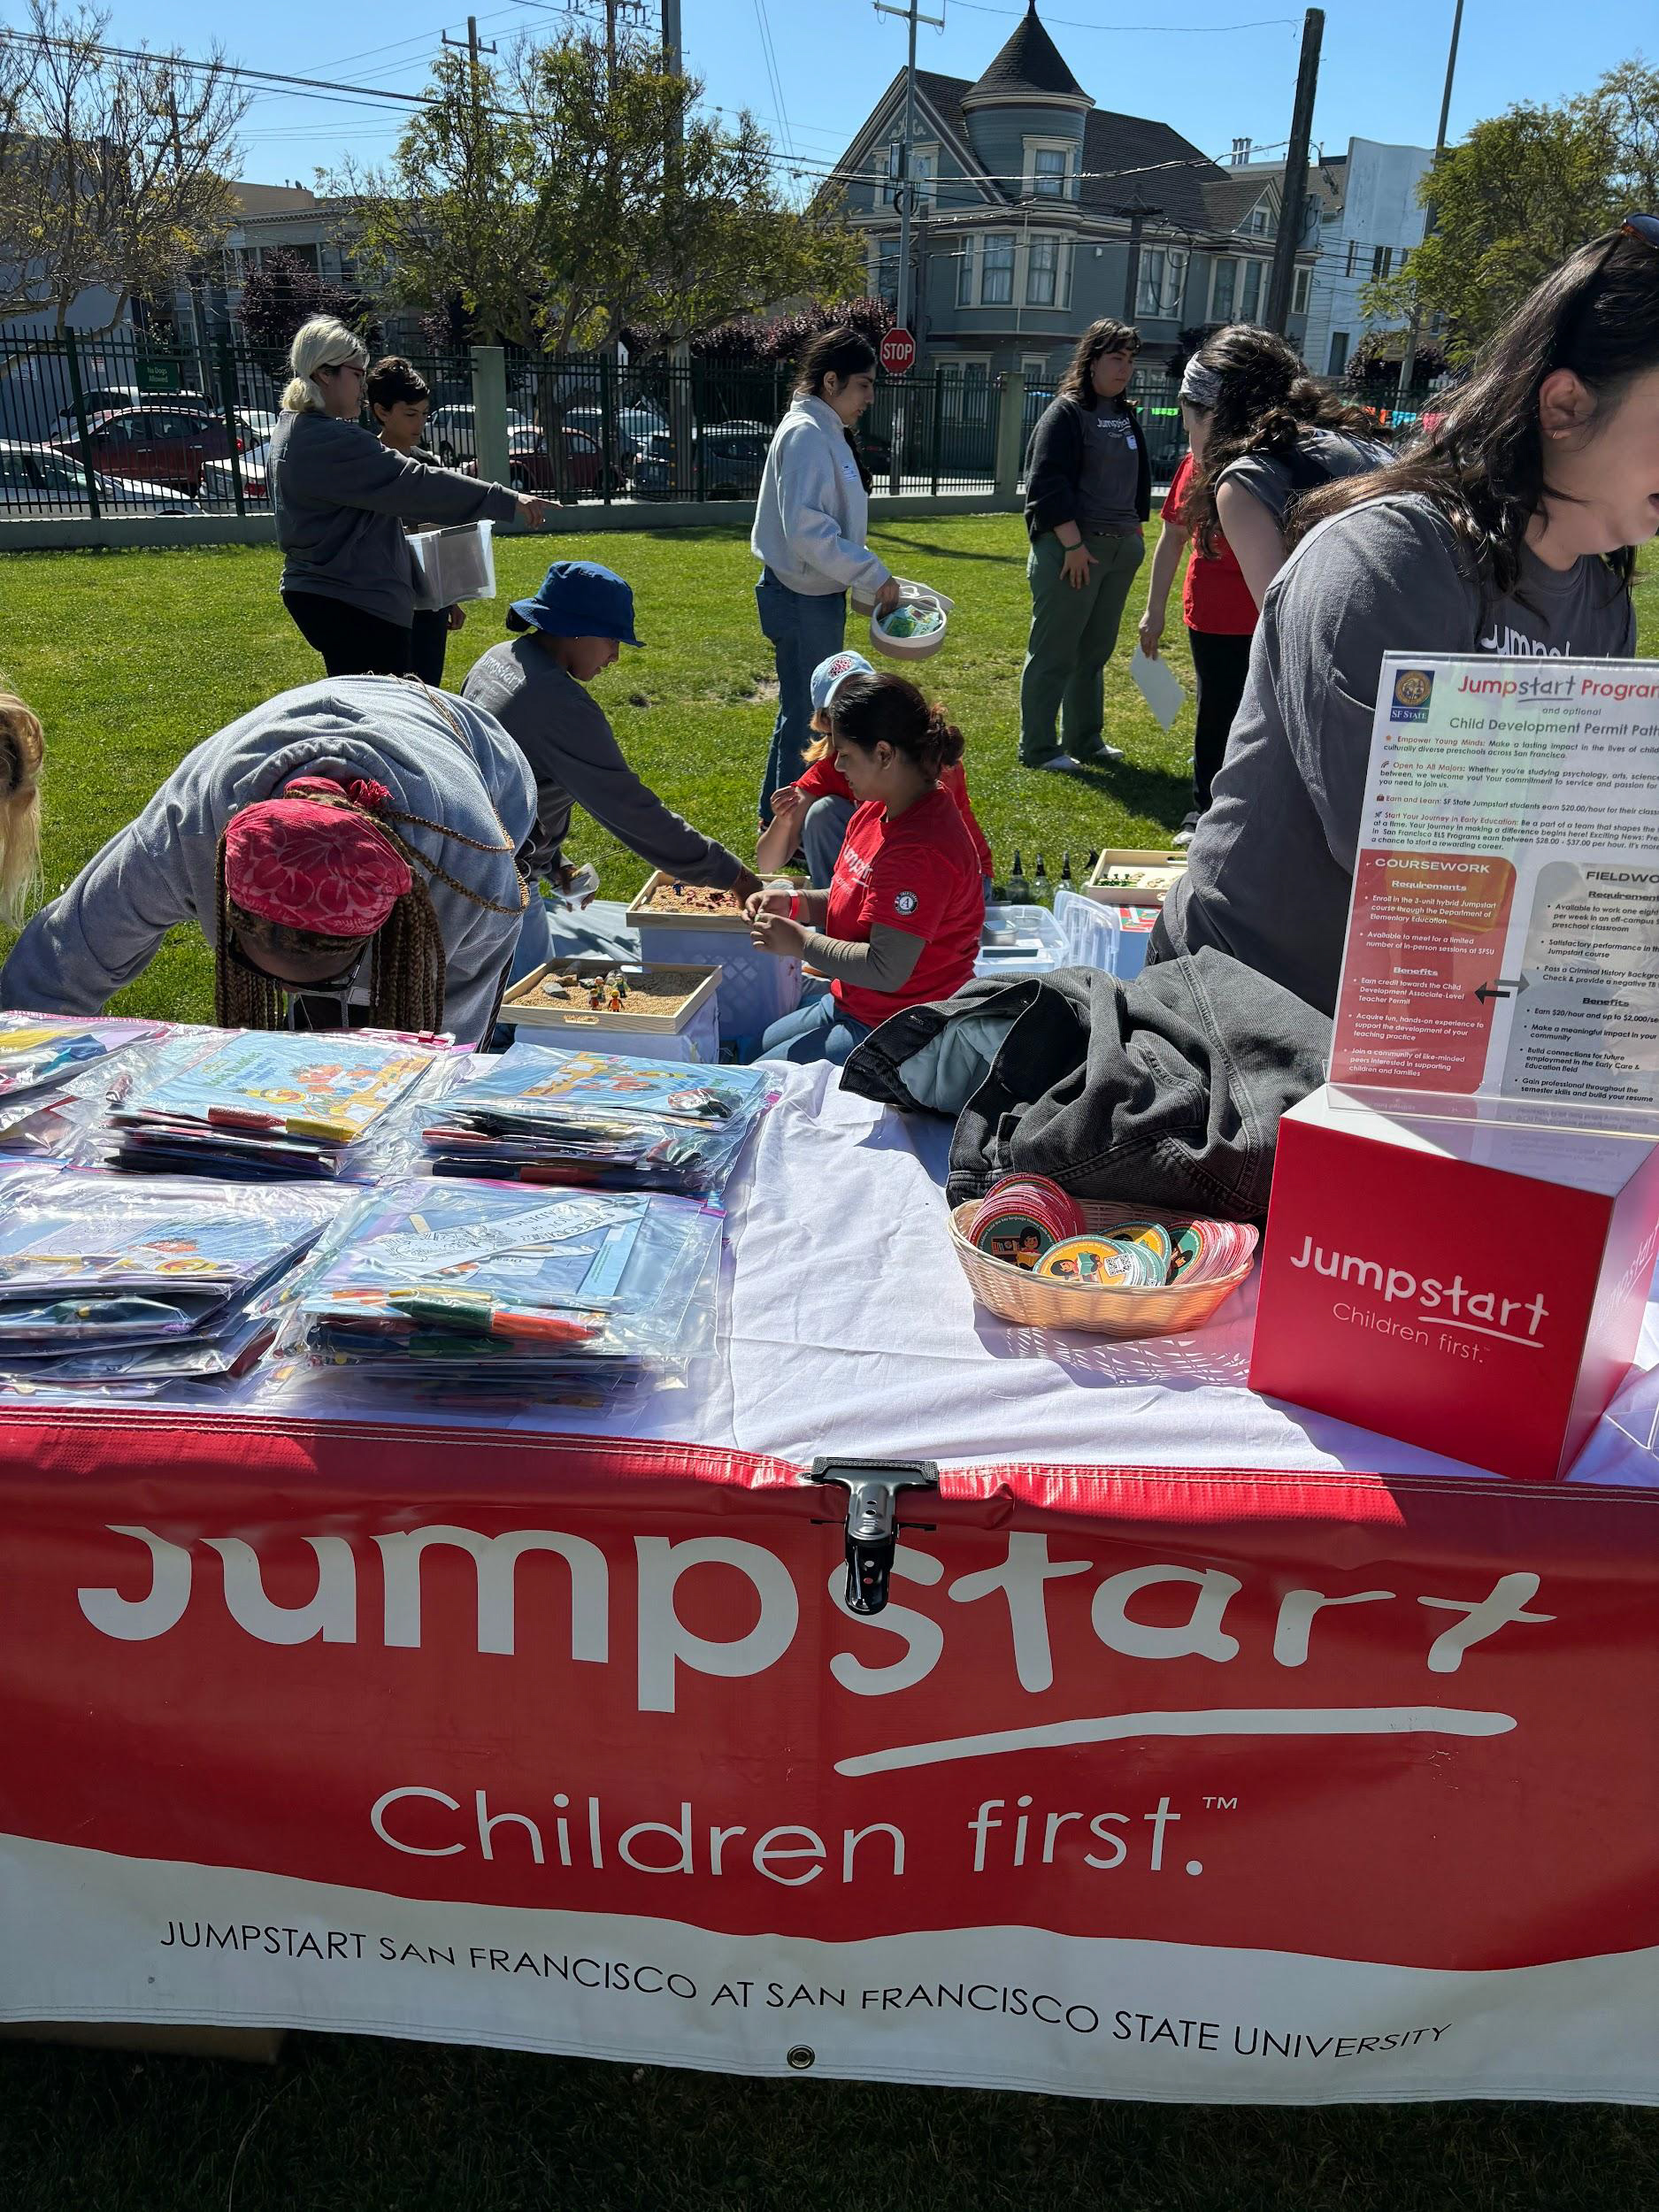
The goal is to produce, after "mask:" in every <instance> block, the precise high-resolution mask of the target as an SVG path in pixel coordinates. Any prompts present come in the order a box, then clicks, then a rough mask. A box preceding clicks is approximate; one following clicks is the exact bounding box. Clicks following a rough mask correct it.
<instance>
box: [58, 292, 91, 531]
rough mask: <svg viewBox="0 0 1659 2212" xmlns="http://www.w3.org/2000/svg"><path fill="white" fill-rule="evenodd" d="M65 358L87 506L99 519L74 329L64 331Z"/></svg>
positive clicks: (85, 407)
mask: <svg viewBox="0 0 1659 2212" xmlns="http://www.w3.org/2000/svg"><path fill="white" fill-rule="evenodd" d="M64 358H65V361H67V363H68V364H69V396H70V399H71V401H72V402H73V405H74V410H75V435H76V436H77V437H78V438H79V439H80V441H81V467H82V469H83V470H84V471H85V472H86V478H87V508H88V512H89V513H90V515H91V517H92V519H93V521H94V522H96V520H97V519H98V480H97V477H96V474H95V473H94V471H93V466H92V443H91V440H90V439H89V438H88V434H87V396H86V393H85V391H84V390H83V389H82V388H81V355H80V352H79V350H78V349H77V348H76V345H75V334H74V332H73V330H66V331H65V333H64Z"/></svg>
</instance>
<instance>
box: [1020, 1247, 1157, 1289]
mask: <svg viewBox="0 0 1659 2212" xmlns="http://www.w3.org/2000/svg"><path fill="white" fill-rule="evenodd" d="M1037 1272H1038V1274H1039V1275H1041V1277H1042V1278H1043V1279H1044V1281H1045V1282H1059V1283H1079V1284H1091V1285H1093V1286H1095V1287H1096V1288H1102V1289H1109V1290H1116V1289H1123V1288H1129V1287H1132V1286H1133V1284H1134V1279H1135V1276H1136V1275H1137V1273H1138V1272H1139V1270H1138V1269H1137V1267H1136V1265H1135V1263H1134V1260H1133V1257H1132V1256H1131V1255H1130V1254H1129V1253H1127V1252H1125V1251H1123V1250H1121V1249H1120V1248H1118V1247H1117V1246H1116V1245H1112V1244H1109V1243H1108V1242H1107V1240H1105V1238H1103V1237H1066V1238H1065V1239H1064V1240H1063V1241H1062V1242H1060V1243H1058V1244H1051V1245H1050V1246H1049V1248H1048V1250H1047V1251H1046V1252H1045V1253H1044V1254H1043V1256H1042V1257H1041V1259H1040V1260H1039V1261H1038V1263H1037Z"/></svg>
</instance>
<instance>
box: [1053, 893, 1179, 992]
mask: <svg viewBox="0 0 1659 2212" xmlns="http://www.w3.org/2000/svg"><path fill="white" fill-rule="evenodd" d="M1128 895H1129V894H1127V893H1125V894H1124V896H1125V897H1127V896H1128ZM1158 911H1159V910H1158V908H1157V907H1156V905H1148V906H1119V905H1118V904H1117V903H1116V901H1115V900H1114V901H1112V902H1110V903H1109V902H1107V900H1106V899H1105V898H1104V897H1103V896H1088V897H1086V896H1084V895H1082V894H1081V893H1079V892H1077V891H1068V890H1067V889H1066V887H1065V886H1064V884H1062V885H1061V887H1060V888H1059V889H1058V890H1057V891H1056V893H1055V895H1054V918H1055V920H1056V922H1057V923H1058V924H1059V926H1060V931H1061V934H1062V936H1063V937H1064V941H1065V958H1064V962H1063V963H1062V964H1063V965H1064V966H1065V967H1068V968H1099V969H1102V971H1103V972H1105V973H1106V974H1107V975H1115V976H1116V977H1117V979H1118V981H1119V982H1120V983H1130V982H1133V980H1134V979H1135V977H1136V976H1138V975H1139V974H1140V972H1141V970H1142V968H1144V967H1145V966H1146V964H1147V946H1148V942H1149V941H1150V940H1151V936H1152V928H1153V925H1154V923H1155V922H1156V920H1157V918H1158Z"/></svg>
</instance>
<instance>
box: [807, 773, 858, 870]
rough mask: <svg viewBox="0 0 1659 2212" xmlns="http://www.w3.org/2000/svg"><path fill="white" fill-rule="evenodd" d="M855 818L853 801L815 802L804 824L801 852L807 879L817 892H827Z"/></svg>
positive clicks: (832, 799)
mask: <svg viewBox="0 0 1659 2212" xmlns="http://www.w3.org/2000/svg"><path fill="white" fill-rule="evenodd" d="M852 818H853V803H852V801H851V800H850V799H837V798H834V797H833V796H826V797H825V798H822V799H814V800H813V802H812V803H811V805H810V807H808V809H807V810H806V819H805V821H803V823H802V825H801V850H802V851H803V854H804V855H805V856H806V872H807V880H808V881H809V882H810V884H811V886H812V887H813V889H814V890H817V891H827V890H828V889H829V886H830V878H831V877H832V876H833V874H834V872H835V863H836V861H837V859H838V858H839V857H840V855H841V844H842V841H843V840H844V839H845V837H846V835H847V825H848V823H849V822H850V821H851V820H852Z"/></svg>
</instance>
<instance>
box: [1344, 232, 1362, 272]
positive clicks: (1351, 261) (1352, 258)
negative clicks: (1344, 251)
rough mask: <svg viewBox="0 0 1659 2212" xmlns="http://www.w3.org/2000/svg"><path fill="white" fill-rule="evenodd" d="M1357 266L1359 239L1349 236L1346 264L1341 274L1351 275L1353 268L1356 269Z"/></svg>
mask: <svg viewBox="0 0 1659 2212" xmlns="http://www.w3.org/2000/svg"><path fill="white" fill-rule="evenodd" d="M1358 266H1359V240H1358V239H1357V238H1350V239H1349V240H1348V266H1347V268H1346V269H1344V270H1343V272H1342V273H1343V275H1344V276H1352V275H1353V273H1354V272H1355V270H1356V269H1357V268H1358Z"/></svg>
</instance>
